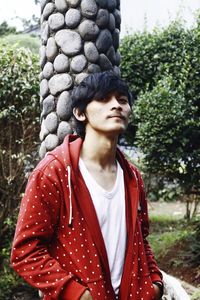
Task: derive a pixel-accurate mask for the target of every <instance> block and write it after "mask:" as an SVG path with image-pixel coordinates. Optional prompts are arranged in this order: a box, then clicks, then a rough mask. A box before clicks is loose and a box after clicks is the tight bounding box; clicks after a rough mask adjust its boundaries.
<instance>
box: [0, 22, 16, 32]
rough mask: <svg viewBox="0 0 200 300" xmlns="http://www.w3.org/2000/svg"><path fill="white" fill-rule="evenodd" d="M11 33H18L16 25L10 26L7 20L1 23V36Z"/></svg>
mask: <svg viewBox="0 0 200 300" xmlns="http://www.w3.org/2000/svg"><path fill="white" fill-rule="evenodd" d="M10 33H16V28H15V27H14V26H9V25H8V23H7V22H6V21H4V22H2V23H1V24H0V36H4V35H8V34H10Z"/></svg>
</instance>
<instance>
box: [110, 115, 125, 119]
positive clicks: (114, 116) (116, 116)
mask: <svg viewBox="0 0 200 300" xmlns="http://www.w3.org/2000/svg"><path fill="white" fill-rule="evenodd" d="M108 118H109V119H111V118H119V119H122V120H126V118H125V117H124V116H122V115H113V116H112V115H111V116H108Z"/></svg>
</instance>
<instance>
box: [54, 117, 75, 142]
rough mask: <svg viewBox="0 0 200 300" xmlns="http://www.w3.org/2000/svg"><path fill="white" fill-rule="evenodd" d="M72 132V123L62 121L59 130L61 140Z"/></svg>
mask: <svg viewBox="0 0 200 300" xmlns="http://www.w3.org/2000/svg"><path fill="white" fill-rule="evenodd" d="M70 133H72V128H71V125H70V124H69V123H68V122H65V121H62V122H60V124H59V126H58V130H57V135H58V138H59V141H60V142H62V141H63V140H64V138H65V137H66V135H67V134H70Z"/></svg>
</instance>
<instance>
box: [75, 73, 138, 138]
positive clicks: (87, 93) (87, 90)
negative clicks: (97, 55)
mask: <svg viewBox="0 0 200 300" xmlns="http://www.w3.org/2000/svg"><path fill="white" fill-rule="evenodd" d="M111 92H117V93H119V94H121V95H124V96H126V97H127V98H128V102H129V105H130V106H132V95H131V93H130V92H129V89H128V86H127V84H126V82H125V81H124V80H122V79H121V77H120V76H118V75H116V74H115V73H113V72H112V71H105V72H101V73H94V74H90V75H88V76H87V77H86V78H85V79H84V80H83V81H82V82H81V83H80V84H79V85H78V86H77V87H75V88H74V90H73V91H72V94H71V101H72V109H73V108H78V109H79V111H80V112H81V113H84V112H85V109H86V107H87V105H88V104H89V103H90V102H92V101H93V100H94V99H95V100H99V101H101V100H103V99H104V98H106V96H108V95H109V94H110V93H111ZM74 119H75V130H76V133H77V134H78V135H79V136H81V137H84V136H85V123H84V122H80V121H78V120H77V119H76V118H74Z"/></svg>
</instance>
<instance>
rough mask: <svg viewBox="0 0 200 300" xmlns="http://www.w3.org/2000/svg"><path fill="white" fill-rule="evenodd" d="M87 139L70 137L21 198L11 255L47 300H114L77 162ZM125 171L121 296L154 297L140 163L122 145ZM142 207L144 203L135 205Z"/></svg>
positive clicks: (40, 168)
mask: <svg viewBox="0 0 200 300" xmlns="http://www.w3.org/2000/svg"><path fill="white" fill-rule="evenodd" d="M81 145H82V139H80V138H77V137H76V136H72V135H70V136H67V137H66V138H65V140H64V142H63V144H61V145H60V146H58V147H57V148H56V149H55V150H53V151H52V152H49V153H48V154H47V155H46V156H45V158H44V159H43V160H42V161H41V162H40V163H39V164H38V166H37V167H36V168H35V170H34V171H33V173H32V174H31V176H30V178H29V181H28V184H27V187H26V191H25V195H24V197H23V199H22V203H21V208H20V213H19V217H18V223H17V227H16V232H15V237H14V242H13V248H12V255H11V261H12V265H13V268H14V269H15V270H16V272H17V273H19V274H20V275H21V276H22V277H23V278H24V279H25V280H26V281H27V282H28V283H30V284H31V285H32V286H34V287H36V288H38V289H39V290H41V291H42V292H43V294H44V298H43V299H45V300H53V299H61V300H78V299H80V297H81V295H82V294H83V293H84V291H85V290H86V289H89V290H90V293H91V295H92V298H93V300H103V299H107V300H115V298H116V297H115V294H114V290H113V288H112V284H111V277H110V270H109V264H108V258H107V253H106V248H105V244H104V240H103V237H102V233H101V229H100V227H99V223H98V219H97V215H96V212H95V208H94V206H93V202H92V199H91V197H90V194H89V192H88V190H87V187H86V185H85V182H84V179H83V178H82V175H81V173H80V171H79V168H78V160H79V154H80V149H81ZM117 159H118V161H119V163H120V165H121V167H122V169H123V171H124V178H125V200H126V223H127V247H126V256H125V262H124V269H123V274H122V280H121V285H120V291H119V299H121V300H128V299H133V300H152V299H154V288H153V285H152V282H153V281H160V282H162V275H161V272H160V270H159V269H158V267H157V264H156V262H155V260H154V256H153V254H152V251H151V248H150V246H149V244H148V242H147V240H146V237H147V235H148V233H149V221H148V214H147V202H146V199H145V193H144V188H143V182H142V179H141V176H140V174H139V172H138V170H137V169H136V168H135V167H134V166H133V165H130V163H129V162H128V161H127V160H126V159H125V158H124V156H123V154H122V153H121V152H120V151H119V150H117ZM140 206H141V210H138V207H140Z"/></svg>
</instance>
